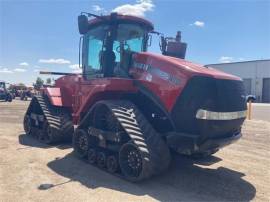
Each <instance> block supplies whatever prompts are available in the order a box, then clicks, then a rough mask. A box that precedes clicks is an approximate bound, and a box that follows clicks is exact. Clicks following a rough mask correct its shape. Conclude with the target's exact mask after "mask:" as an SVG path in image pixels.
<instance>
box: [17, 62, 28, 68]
mask: <svg viewBox="0 0 270 202" xmlns="http://www.w3.org/2000/svg"><path fill="white" fill-rule="evenodd" d="M19 65H21V66H25V67H26V66H29V64H28V63H27V62H21V63H20V64H19Z"/></svg>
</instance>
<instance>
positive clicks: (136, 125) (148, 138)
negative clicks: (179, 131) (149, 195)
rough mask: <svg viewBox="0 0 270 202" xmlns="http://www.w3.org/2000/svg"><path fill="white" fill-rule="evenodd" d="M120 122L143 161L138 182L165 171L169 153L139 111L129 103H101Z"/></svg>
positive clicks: (169, 157) (168, 162) (123, 101)
mask: <svg viewBox="0 0 270 202" xmlns="http://www.w3.org/2000/svg"><path fill="white" fill-rule="evenodd" d="M102 103H103V104H105V105H106V106H107V107H108V108H109V109H110V110H111V111H112V113H113V114H114V116H115V117H116V119H117V120H118V121H119V122H120V124H121V126H122V127H123V129H124V130H125V131H126V133H127V134H128V135H129V137H130V138H131V141H132V142H133V143H134V144H135V145H137V147H138V149H139V150H140V151H141V154H142V157H143V159H144V161H143V162H144V166H143V167H144V169H143V171H142V174H141V176H140V177H139V178H138V179H137V180H136V181H140V180H143V179H146V178H149V177H151V176H153V175H157V174H160V173H161V172H163V171H165V170H166V169H167V168H168V166H169V164H170V160H171V156H170V151H169V148H168V147H167V145H166V143H165V142H164V141H163V139H162V137H161V135H160V134H158V133H157V132H156V131H155V130H154V128H153V127H152V126H151V124H150V123H149V122H148V120H147V119H146V118H145V117H144V115H143V114H142V113H141V112H140V110H139V109H138V108H137V107H136V106H135V105H134V104H133V103H131V102H130V101H126V100H120V101H114V100H113V101H102Z"/></svg>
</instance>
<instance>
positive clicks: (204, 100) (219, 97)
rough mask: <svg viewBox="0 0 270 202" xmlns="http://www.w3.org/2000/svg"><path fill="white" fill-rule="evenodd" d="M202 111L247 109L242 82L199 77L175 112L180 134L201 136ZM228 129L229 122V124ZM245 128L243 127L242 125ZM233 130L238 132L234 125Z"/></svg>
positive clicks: (194, 79) (186, 91) (191, 82)
mask: <svg viewBox="0 0 270 202" xmlns="http://www.w3.org/2000/svg"><path fill="white" fill-rule="evenodd" d="M198 109H205V110H209V111H214V112H233V111H243V110H246V103H245V91H244V86H243V83H242V81H237V80H227V79H215V78H210V77H200V76H195V77H193V78H191V79H190V80H189V81H188V83H187V85H186V87H185V88H184V90H183V92H182V93H181V94H180V96H179V97H178V99H177V101H176V103H175V106H174V107H173V110H172V112H171V116H172V119H173V121H174V122H175V127H176V130H177V131H178V132H186V133H192V134H200V133H201V132H202V131H205V127H206V126H204V125H202V124H201V122H199V121H198V120H197V119H196V113H197V111H198ZM225 125H226V126H227V127H228V125H230V124H228V123H226V124H225ZM240 125H241V124H240ZM232 127H233V128H231V129H230V130H236V129H237V128H235V127H236V125H235V124H233V126H232Z"/></svg>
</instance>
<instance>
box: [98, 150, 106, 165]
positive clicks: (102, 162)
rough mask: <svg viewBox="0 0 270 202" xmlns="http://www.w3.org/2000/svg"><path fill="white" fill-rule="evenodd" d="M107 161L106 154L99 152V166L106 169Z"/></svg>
mask: <svg viewBox="0 0 270 202" xmlns="http://www.w3.org/2000/svg"><path fill="white" fill-rule="evenodd" d="M106 160H107V156H106V154H105V153H104V152H102V151H99V152H98V153H97V166H98V167H100V168H105V167H106Z"/></svg>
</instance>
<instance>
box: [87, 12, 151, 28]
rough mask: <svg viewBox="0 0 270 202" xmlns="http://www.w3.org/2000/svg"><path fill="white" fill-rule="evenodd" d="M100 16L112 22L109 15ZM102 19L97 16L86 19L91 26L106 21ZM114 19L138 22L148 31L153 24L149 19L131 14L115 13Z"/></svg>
mask: <svg viewBox="0 0 270 202" xmlns="http://www.w3.org/2000/svg"><path fill="white" fill-rule="evenodd" d="M101 17H102V18H104V20H106V21H107V20H108V21H107V22H109V23H110V22H112V21H110V19H111V15H104V16H101ZM104 20H102V19H99V18H94V19H90V20H89V21H88V23H89V27H90V28H91V27H94V26H97V25H99V24H103V23H106V21H105V22H104ZM116 20H117V21H118V23H121V22H123V23H134V24H140V25H142V26H144V27H146V29H147V30H148V31H152V30H154V25H153V24H152V23H151V22H150V21H148V20H146V19H144V18H141V17H137V16H132V15H122V14H116Z"/></svg>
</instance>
